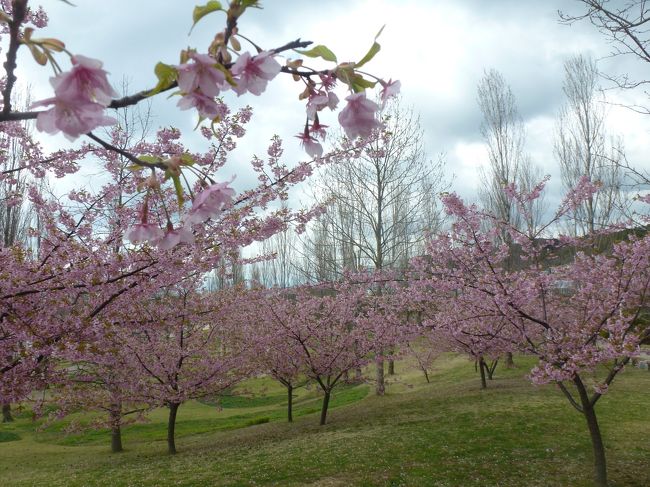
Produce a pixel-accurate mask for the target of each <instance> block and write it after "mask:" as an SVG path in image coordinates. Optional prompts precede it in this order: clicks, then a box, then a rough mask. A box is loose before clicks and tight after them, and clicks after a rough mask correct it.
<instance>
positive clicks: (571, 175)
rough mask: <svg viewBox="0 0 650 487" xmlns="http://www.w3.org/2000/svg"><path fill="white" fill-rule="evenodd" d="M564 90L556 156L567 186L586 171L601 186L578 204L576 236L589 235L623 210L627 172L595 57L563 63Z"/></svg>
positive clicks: (574, 184)
mask: <svg viewBox="0 0 650 487" xmlns="http://www.w3.org/2000/svg"><path fill="white" fill-rule="evenodd" d="M564 71H565V80H564V86H563V89H564V93H565V95H566V97H567V103H566V105H565V107H564V108H562V110H561V111H560V115H559V118H558V124H557V137H556V142H555V155H556V157H557V160H558V162H559V164H560V169H561V174H562V183H563V185H564V186H565V189H566V190H568V189H571V188H573V187H575V186H576V184H577V183H578V181H579V180H580V178H581V177H583V176H587V177H588V178H589V179H590V180H591V181H593V182H597V183H599V184H600V186H601V189H600V191H598V192H597V193H596V194H594V195H591V196H590V197H588V198H587V199H586V200H585V202H584V203H583V204H581V205H580V206H579V207H578V208H577V209H576V214H575V218H574V226H573V228H572V229H569V230H571V231H572V233H574V234H575V235H585V234H590V233H593V232H595V231H596V230H598V229H600V228H602V227H604V226H606V225H608V224H610V223H612V222H613V221H614V220H615V219H616V217H617V215H618V214H619V213H620V208H621V205H622V204H623V200H622V198H621V184H622V177H621V171H620V164H619V162H620V160H619V155H620V154H622V152H623V149H622V145H621V143H620V142H614V143H612V142H609V141H608V140H607V135H606V128H605V109H604V104H603V101H604V100H603V98H602V95H601V94H600V93H601V92H600V91H599V88H598V69H597V68H596V64H595V62H594V61H593V59H591V58H590V57H587V56H584V55H578V56H574V57H572V58H570V59H568V60H567V61H566V62H565V63H564Z"/></svg>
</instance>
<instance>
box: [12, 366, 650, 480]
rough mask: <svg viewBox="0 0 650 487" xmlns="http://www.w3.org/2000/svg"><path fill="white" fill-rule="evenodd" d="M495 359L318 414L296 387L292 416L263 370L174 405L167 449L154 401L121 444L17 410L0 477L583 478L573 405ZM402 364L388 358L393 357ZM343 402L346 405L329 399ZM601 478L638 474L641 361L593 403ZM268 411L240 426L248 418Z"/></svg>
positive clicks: (647, 474) (583, 443)
mask: <svg viewBox="0 0 650 487" xmlns="http://www.w3.org/2000/svg"><path fill="white" fill-rule="evenodd" d="M518 363H519V364H520V367H519V368H518V369H516V370H513V371H505V370H499V369H498V370H497V375H496V378H495V380H494V381H492V383H490V384H489V387H490V388H489V389H488V390H487V391H480V390H479V388H478V386H479V382H478V377H477V376H476V374H475V373H474V370H473V368H472V365H471V363H469V362H468V361H467V360H466V359H464V358H460V357H455V358H449V357H446V358H444V359H442V360H440V361H439V362H438V363H437V364H436V370H435V371H434V372H433V374H432V383H431V384H426V383H425V381H424V379H423V378H422V377H421V376H420V374H418V373H417V372H416V371H414V370H407V371H406V373H402V374H400V375H398V376H397V377H396V378H395V380H394V382H393V383H392V384H391V385H390V387H389V395H387V396H386V397H384V398H377V397H375V396H373V395H368V396H367V397H365V398H364V395H365V394H366V392H367V390H368V386H359V387H356V388H348V389H346V390H344V391H341V392H340V393H339V394H337V395H335V396H334V404H333V405H334V406H339V407H335V408H334V409H333V410H332V411H331V412H330V416H329V424H328V425H327V426H325V427H319V426H318V425H317V423H318V417H317V414H312V413H314V412H316V410H317V409H318V398H317V397H316V394H315V391H314V390H312V391H302V392H301V393H300V394H301V396H300V398H299V399H298V400H297V401H296V402H297V404H296V409H297V413H298V414H299V415H300V416H299V417H298V418H297V419H296V422H295V423H294V424H292V425H291V424H287V423H285V422H283V419H284V414H285V411H284V402H283V401H284V394H283V390H282V389H281V388H278V387H276V386H275V385H273V384H272V383H270V382H268V381H265V380H256V381H254V382H252V383H249V384H248V385H247V389H248V390H250V391H258V392H259V391H264V397H256V398H255V399H252V400H248V401H244V400H241V399H237V398H227V399H226V400H225V401H224V403H223V406H224V409H223V410H221V411H218V412H215V409H214V407H209V406H207V405H205V404H200V403H196V402H193V403H189V404H187V405H183V406H181V409H180V411H179V423H178V428H177V431H178V440H177V447H178V448H179V450H180V453H179V454H178V455H176V456H174V457H170V456H168V455H166V454H165V446H166V445H165V443H164V438H165V431H164V426H165V424H164V422H165V411H164V410H160V411H156V412H154V413H153V414H152V415H151V422H150V423H148V424H144V425H133V426H130V427H127V428H126V429H125V433H124V444H125V447H126V448H127V451H126V452H125V453H122V454H118V455H112V454H110V453H109V451H108V450H109V449H108V442H109V436H108V434H107V433H106V432H94V433H90V434H85V435H73V436H68V437H66V436H64V435H63V434H62V433H61V431H60V430H61V427H60V426H59V427H56V428H51V429H49V430H47V431H45V432H40V433H35V432H34V431H33V429H34V428H33V426H32V425H31V424H30V423H29V422H28V420H27V419H21V420H20V421H17V423H16V424H14V425H10V426H6V425H0V441H2V435H3V434H5V435H8V434H12V433H13V434H18V435H19V436H20V437H21V439H20V440H18V441H7V442H0V484H2V485H107V486H108V485H110V486H116V485H129V486H138V485H197V486H202V485H232V486H235V485H282V486H285V485H296V486H298V485H312V486H347V485H394V486H397V485H414V486H425V485H432V486H461V485H462V486H487V485H494V486H497V485H498V486H522V485H526V486H536V485H539V486H551V485H552V486H559V485H566V486H587V485H590V478H591V450H590V444H589V438H588V433H587V429H586V426H585V424H584V421H583V419H582V417H581V416H580V415H579V414H578V413H577V412H576V411H574V410H573V409H572V408H570V406H569V405H568V402H567V401H566V399H564V397H563V396H562V395H561V394H560V393H559V392H557V391H556V390H555V389H554V388H553V387H533V386H531V385H530V384H529V383H528V382H527V381H526V380H525V379H524V378H523V375H524V374H525V372H526V370H527V369H526V367H524V359H523V358H520V359H518ZM400 368H403V364H400V363H398V372H399V369H400ZM341 406H344V407H341ZM598 414H599V419H600V423H601V428H602V430H603V435H604V438H605V444H606V447H607V454H608V461H609V470H610V478H611V480H612V485H613V486H647V485H650V468H649V467H650V463H649V462H648V458H649V457H650V442H649V441H648V438H649V437H650V373H648V372H644V371H639V370H633V369H629V370H627V371H626V372H625V373H624V374H623V375H622V376H621V377H620V378H619V379H617V381H616V382H615V383H614V386H613V387H612V388H611V391H610V393H608V394H607V395H606V396H605V397H604V398H603V399H602V400H601V401H600V402H599V404H598ZM267 418H268V420H269V421H270V422H268V423H266V424H257V425H253V426H247V425H250V424H252V423H255V422H260V421H266V419H267Z"/></svg>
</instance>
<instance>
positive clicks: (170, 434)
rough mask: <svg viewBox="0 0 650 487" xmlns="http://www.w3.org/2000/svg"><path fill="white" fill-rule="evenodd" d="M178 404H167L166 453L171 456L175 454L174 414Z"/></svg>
mask: <svg viewBox="0 0 650 487" xmlns="http://www.w3.org/2000/svg"><path fill="white" fill-rule="evenodd" d="M179 406H180V404H178V403H175V402H172V403H170V404H169V421H168V422H167V452H168V453H169V454H171V455H174V454H175V453H176V440H175V436H174V431H175V429H176V413H177V412H178V407H179Z"/></svg>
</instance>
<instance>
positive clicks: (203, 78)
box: [176, 52, 227, 97]
mask: <svg viewBox="0 0 650 487" xmlns="http://www.w3.org/2000/svg"><path fill="white" fill-rule="evenodd" d="M189 56H190V59H191V60H192V61H194V62H192V63H185V64H181V65H180V66H177V67H176V69H177V70H178V87H179V88H180V89H181V91H182V92H183V93H185V94H188V93H192V92H194V91H196V90H197V89H199V90H201V93H203V94H204V95H206V96H208V97H215V96H217V95H218V94H219V92H220V91H221V90H222V89H224V87H227V83H226V76H225V75H224V74H223V72H222V71H220V70H219V69H217V68H215V65H216V64H217V61H216V60H215V59H213V58H212V57H210V56H208V55H207V54H198V53H195V52H193V53H190V55H189Z"/></svg>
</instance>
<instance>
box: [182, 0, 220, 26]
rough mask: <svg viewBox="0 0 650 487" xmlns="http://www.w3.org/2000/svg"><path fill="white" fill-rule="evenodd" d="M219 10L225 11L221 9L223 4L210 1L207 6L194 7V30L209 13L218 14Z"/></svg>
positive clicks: (213, 0)
mask: <svg viewBox="0 0 650 487" xmlns="http://www.w3.org/2000/svg"><path fill="white" fill-rule="evenodd" d="M219 10H223V9H222V8H221V3H219V2H217V1H216V0H210V1H209V2H208V3H206V4H205V5H197V6H196V7H194V11H193V12H192V20H193V21H194V23H193V24H192V29H193V28H194V26H195V25H196V24H197V23H198V21H199V20H201V19H202V18H203V17H205V16H206V15H208V14H209V13H212V12H217V11H219ZM192 29H190V32H192Z"/></svg>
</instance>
